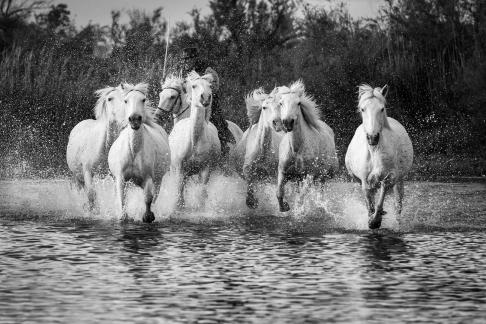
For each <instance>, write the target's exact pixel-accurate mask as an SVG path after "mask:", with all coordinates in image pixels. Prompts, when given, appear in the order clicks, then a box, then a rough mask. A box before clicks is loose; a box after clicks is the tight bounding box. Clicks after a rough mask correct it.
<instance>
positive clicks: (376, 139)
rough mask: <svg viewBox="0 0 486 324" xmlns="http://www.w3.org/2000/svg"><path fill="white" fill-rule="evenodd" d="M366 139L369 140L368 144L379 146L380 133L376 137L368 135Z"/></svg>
mask: <svg viewBox="0 0 486 324" xmlns="http://www.w3.org/2000/svg"><path fill="white" fill-rule="evenodd" d="M366 139H367V140H368V144H370V145H376V144H378V142H379V140H380V133H378V134H376V135H369V134H366Z"/></svg>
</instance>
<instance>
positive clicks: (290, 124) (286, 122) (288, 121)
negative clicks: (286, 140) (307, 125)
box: [282, 119, 294, 130]
mask: <svg viewBox="0 0 486 324" xmlns="http://www.w3.org/2000/svg"><path fill="white" fill-rule="evenodd" d="M282 123H283V124H284V126H285V128H286V129H287V130H292V129H293V128H294V120H293V119H285V120H283V121H282Z"/></svg>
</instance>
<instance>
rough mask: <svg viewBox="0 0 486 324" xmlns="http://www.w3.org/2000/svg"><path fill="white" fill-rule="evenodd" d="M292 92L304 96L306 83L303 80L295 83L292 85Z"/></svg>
mask: <svg viewBox="0 0 486 324" xmlns="http://www.w3.org/2000/svg"><path fill="white" fill-rule="evenodd" d="M290 92H293V93H297V94H299V93H300V94H302V95H303V94H304V93H305V86H304V82H302V80H301V79H299V80H297V81H295V82H294V83H292V84H291V85H290Z"/></svg>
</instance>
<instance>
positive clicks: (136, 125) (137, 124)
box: [128, 115, 142, 130]
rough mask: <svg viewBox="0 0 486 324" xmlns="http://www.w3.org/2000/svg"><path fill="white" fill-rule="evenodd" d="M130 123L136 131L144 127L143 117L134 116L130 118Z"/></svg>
mask: <svg viewBox="0 0 486 324" xmlns="http://www.w3.org/2000/svg"><path fill="white" fill-rule="evenodd" d="M128 122H129V123H130V127H131V128H132V129H134V130H137V129H139V128H140V126H141V125H142V116H140V115H134V116H130V117H128Z"/></svg>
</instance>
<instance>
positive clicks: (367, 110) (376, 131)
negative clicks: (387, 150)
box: [358, 84, 388, 146]
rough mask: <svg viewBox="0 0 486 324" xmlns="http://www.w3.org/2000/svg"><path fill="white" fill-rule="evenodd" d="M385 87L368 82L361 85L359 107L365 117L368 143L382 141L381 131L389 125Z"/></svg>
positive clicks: (372, 143) (372, 144) (364, 122)
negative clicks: (371, 84) (374, 85)
mask: <svg viewBox="0 0 486 324" xmlns="http://www.w3.org/2000/svg"><path fill="white" fill-rule="evenodd" d="M386 88H387V86H386V85H385V86H384V87H383V88H379V87H377V88H374V89H373V88H372V87H371V86H369V85H368V84H362V85H360V86H359V95H358V99H359V103H358V109H359V112H360V114H361V118H362V119H363V127H364V130H365V132H366V139H367V140H368V144H369V145H371V146H375V145H377V144H378V142H379V141H380V133H381V131H382V130H383V127H388V120H387V116H386V109H385V105H386V99H385V96H386V92H385V91H384V90H385V89H386Z"/></svg>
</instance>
